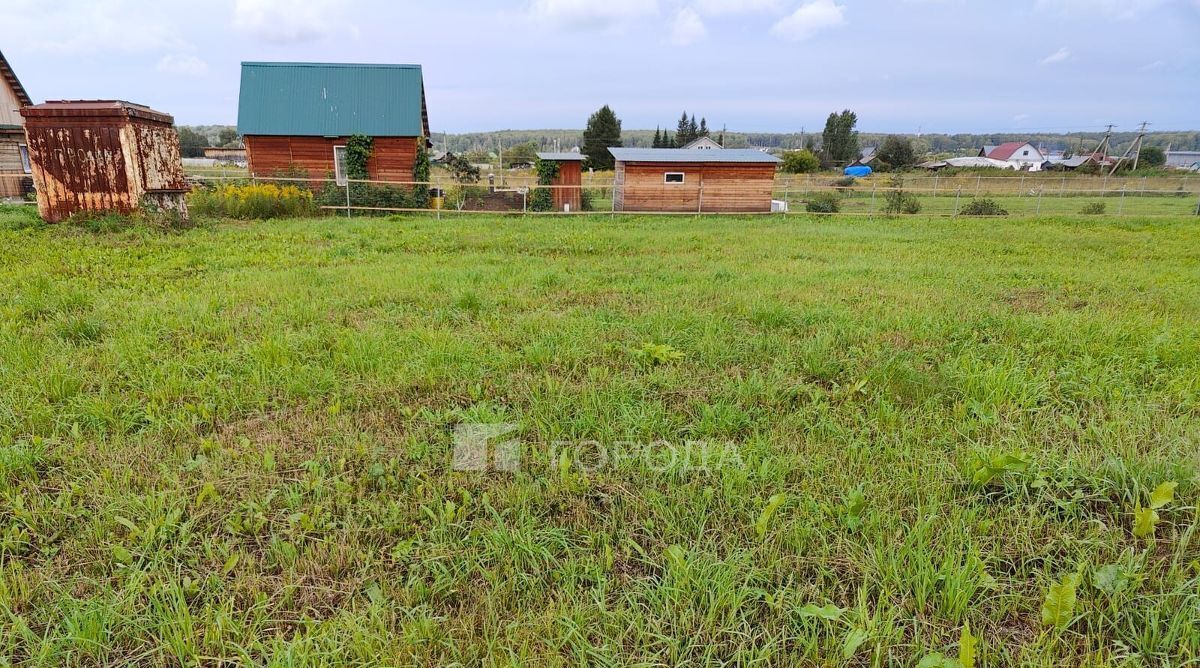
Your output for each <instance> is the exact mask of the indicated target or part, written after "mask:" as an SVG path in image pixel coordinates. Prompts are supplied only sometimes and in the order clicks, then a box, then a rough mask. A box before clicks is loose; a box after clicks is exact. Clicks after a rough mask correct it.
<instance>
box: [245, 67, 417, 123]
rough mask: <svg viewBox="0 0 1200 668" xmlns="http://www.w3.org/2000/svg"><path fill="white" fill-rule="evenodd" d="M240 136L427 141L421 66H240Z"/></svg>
mask: <svg viewBox="0 0 1200 668" xmlns="http://www.w3.org/2000/svg"><path fill="white" fill-rule="evenodd" d="M238 132H239V133H241V134H243V135H300V136H309V137H343V136H348V135H354V134H363V135H367V136H370V137H417V136H425V137H428V136H429V118H428V116H427V114H426V111H425V82H424V79H423V78H422V76H421V66H420V65H354V64H345V63H242V90H241V95H240V96H239V98H238Z"/></svg>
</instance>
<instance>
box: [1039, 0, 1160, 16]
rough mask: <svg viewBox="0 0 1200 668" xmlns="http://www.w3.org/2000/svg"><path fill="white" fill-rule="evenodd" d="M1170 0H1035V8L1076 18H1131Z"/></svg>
mask: <svg viewBox="0 0 1200 668" xmlns="http://www.w3.org/2000/svg"><path fill="white" fill-rule="evenodd" d="M1170 1H1171V0H1037V8H1038V9H1040V10H1042V11H1049V12H1055V13H1058V14H1062V15H1064V16H1073V17H1078V18H1091V17H1102V18H1107V19H1122V20H1124V19H1132V18H1135V17H1137V16H1138V15H1140V14H1143V13H1145V12H1148V11H1150V10H1152V9H1155V8H1157V7H1161V6H1162V5H1165V4H1167V3H1168V2H1170Z"/></svg>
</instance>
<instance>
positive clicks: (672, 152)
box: [608, 148, 783, 164]
mask: <svg viewBox="0 0 1200 668" xmlns="http://www.w3.org/2000/svg"><path fill="white" fill-rule="evenodd" d="M608 152H609V153H612V155H613V157H614V158H616V159H617V160H620V161H621V162H737V163H746V164H754V163H777V162H783V161H782V160H780V159H779V158H776V157H775V156H773V155H771V154H770V153H763V152H762V151H757V150H755V149H752V148H724V149H721V150H719V151H714V150H710V151H697V150H695V149H687V148H610V149H608Z"/></svg>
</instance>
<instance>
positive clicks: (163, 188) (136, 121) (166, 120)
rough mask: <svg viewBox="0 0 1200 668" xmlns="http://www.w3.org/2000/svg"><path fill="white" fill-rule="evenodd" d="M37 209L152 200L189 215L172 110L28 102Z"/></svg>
mask: <svg viewBox="0 0 1200 668" xmlns="http://www.w3.org/2000/svg"><path fill="white" fill-rule="evenodd" d="M21 115H22V116H24V117H25V129H26V133H27V135H28V137H29V158H30V162H31V163H32V167H33V180H34V183H35V185H36V187H37V192H38V213H39V214H41V216H42V218H44V219H45V220H47V221H49V222H57V221H59V220H62V219H63V218H66V217H67V216H70V215H72V214H75V213H81V212H107V211H112V212H116V213H129V212H130V211H133V210H134V209H138V208H141V207H149V208H153V209H155V210H158V211H172V212H175V213H176V214H178V215H180V216H182V217H186V216H187V203H186V202H185V200H184V195H185V194H186V193H187V191H188V184H187V179H186V178H185V177H184V174H183V163H182V161H181V160H180V158H179V133H178V132H176V130H175V121H174V119H173V118H171V117H170V116H169V115H167V114H164V113H162V112H158V111H155V110H153V109H151V108H149V107H144V106H142V105H140V104H133V103H132V102H124V101H121V100H60V101H52V102H45V103H43V104H38V105H34V106H31V107H23V108H22V109H21Z"/></svg>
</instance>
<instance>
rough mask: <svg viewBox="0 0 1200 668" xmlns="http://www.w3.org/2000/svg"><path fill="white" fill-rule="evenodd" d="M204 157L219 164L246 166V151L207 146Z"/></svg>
mask: <svg viewBox="0 0 1200 668" xmlns="http://www.w3.org/2000/svg"><path fill="white" fill-rule="evenodd" d="M204 157H205V158H207V159H209V160H213V161H214V162H217V163H227V164H233V165H244V164H246V149H244V148H226V147H223V146H206V147H205V148H204Z"/></svg>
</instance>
